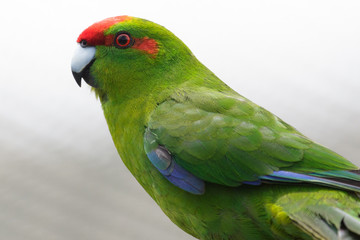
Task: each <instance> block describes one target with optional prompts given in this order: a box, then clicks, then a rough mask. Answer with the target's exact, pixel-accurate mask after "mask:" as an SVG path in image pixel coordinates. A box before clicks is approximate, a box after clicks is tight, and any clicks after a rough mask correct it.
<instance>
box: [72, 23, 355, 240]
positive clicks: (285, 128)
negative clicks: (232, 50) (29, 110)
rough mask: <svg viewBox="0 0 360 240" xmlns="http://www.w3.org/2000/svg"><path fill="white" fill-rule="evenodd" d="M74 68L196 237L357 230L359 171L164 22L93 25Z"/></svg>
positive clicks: (142, 170) (148, 180) (322, 235)
mask: <svg viewBox="0 0 360 240" xmlns="http://www.w3.org/2000/svg"><path fill="white" fill-rule="evenodd" d="M71 69H72V72H73V75H74V78H75V80H76V82H77V83H78V85H79V86H80V85H81V79H84V80H85V82H86V83H88V84H89V85H90V86H92V88H93V90H94V91H95V93H96V95H97V96H98V98H99V99H100V101H101V104H102V108H103V111H104V115H105V118H106V121H107V124H108V127H109V130H110V133H111V135H112V138H113V141H114V143H115V146H116V148H117V150H118V152H119V155H120V157H121V159H122V161H123V162H124V164H125V165H126V167H127V168H128V169H129V170H130V172H131V173H132V174H133V176H134V177H135V178H136V179H137V181H138V182H139V183H140V184H141V185H142V187H143V188H144V189H145V190H146V191H147V193H148V194H149V195H150V196H151V197H152V198H153V199H154V201H155V202H156V203H157V204H158V205H159V206H160V207H161V209H162V210H163V211H164V213H165V214H166V215H167V216H168V217H169V218H170V219H171V221H173V222H174V223H175V224H176V225H177V226H179V227H180V228H181V229H183V230H184V231H186V232H187V233H189V234H191V235H192V236H194V237H195V238H198V239H202V240H227V239H229V240H230V239H231V240H235V239H239V240H240V239H241V240H253V239H255V240H259V239H261V240H287V239H297V240H300V239H303V240H305V239H331V240H333V239H360V219H359V214H360V199H359V193H360V172H359V170H358V169H359V168H358V167H357V166H355V165H354V164H352V163H351V162H349V161H348V160H346V159H345V158H343V157H341V156H340V155H338V154H336V153H335V152H333V151H331V150H329V149H327V148H325V147H323V146H321V145H319V144H317V143H315V142H313V141H312V140H310V139H309V138H307V137H305V136H304V135H302V134H301V133H300V132H298V131H297V130H296V129H295V128H293V127H292V126H290V125H289V124H287V123H285V122H284V121H282V120H281V119H280V118H278V117H277V116H275V115H274V114H272V113H270V112H269V111H267V110H265V109H264V108H262V107H260V106H258V105H256V104H255V103H253V102H251V101H250V100H248V99H246V98H245V97H243V96H241V95H240V94H238V93H237V92H235V91H234V90H232V89H231V88H230V87H229V86H227V85H226V84H225V83H224V82H222V81H221V80H220V79H219V78H218V77H217V76H215V75H214V74H213V73H212V72H211V71H210V70H209V69H208V68H206V67H205V66H204V65H203V64H201V63H200V62H199V61H198V60H197V59H196V57H195V56H194V55H193V54H192V52H191V51H190V50H189V48H188V47H187V46H186V45H185V44H184V43H183V42H182V41H181V40H180V39H178V38H177V37H176V36H175V35H174V34H173V33H171V32H170V31H169V30H167V29H166V28H164V27H162V26H160V25H158V24H155V23H153V22H151V21H147V20H144V19H141V18H135V17H130V16H118V17H112V18H107V19H105V20H102V21H100V22H96V23H95V24H93V25H91V26H90V27H88V28H87V29H85V30H84V31H83V32H82V33H81V34H80V36H79V37H78V38H77V49H76V51H75V54H74V57H73V59H72V63H71Z"/></svg>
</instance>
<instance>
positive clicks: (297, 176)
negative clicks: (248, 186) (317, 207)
mask: <svg viewBox="0 0 360 240" xmlns="http://www.w3.org/2000/svg"><path fill="white" fill-rule="evenodd" d="M325 177H327V178H325ZM260 179H261V180H266V181H273V182H291V183H294V182H295V183H296V182H298V183H300V182H307V183H313V184H319V185H325V186H329V187H336V188H340V189H346V190H351V191H356V192H360V182H359V181H358V179H359V175H357V174H356V173H352V172H347V171H329V172H321V173H309V174H301V173H294V172H288V171H275V172H273V173H272V174H270V175H266V176H261V177H260ZM344 179H345V180H344ZM346 180H351V181H346Z"/></svg>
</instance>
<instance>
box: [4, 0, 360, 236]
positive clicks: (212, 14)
mask: <svg viewBox="0 0 360 240" xmlns="http://www.w3.org/2000/svg"><path fill="white" fill-rule="evenodd" d="M1 5H2V6H1V8H0V31H1V35H0V43H1V44H0V66H1V67H0V83H1V84H0V212H1V214H0V239H7V240H15V239H28V240H31V239H34V240H35V239H37V240H38V239H56V240H65V239H66V240H69V239H70V240H72V239H87V240H95V239H96V240H100V239H107V240H112V239H121V240H123V239H124V240H127V239H158V240H161V239H175V240H176V239H192V238H191V237H190V236H188V235H187V234H185V233H183V232H182V231H181V230H179V229H178V228H177V227H176V226H175V225H173V224H172V223H171V222H170V221H169V220H168V219H167V218H166V217H165V215H164V214H163V213H162V212H161V210H160V209H159V208H158V207H157V206H156V205H155V203H154V202H153V201H152V200H151V199H150V197H148V196H147V195H146V193H145V191H143V190H142V189H141V187H140V185H139V184H138V183H137V182H136V181H135V180H134V178H133V177H132V176H131V175H130V174H129V173H128V171H127V170H126V169H125V167H124V165H123V164H122V162H121V159H120V158H119V157H118V155H117V153H116V150H115V148H114V146H113V143H112V140H111V137H110V134H109V132H108V129H107V126H106V123H105V120H104V117H103V115H102V111H101V107H100V103H99V102H97V101H96V99H95V97H94V94H93V93H91V92H90V88H89V87H88V86H86V84H83V86H84V87H82V88H81V89H80V88H78V87H77V85H76V83H75V81H74V79H73V78H72V75H71V72H70V60H71V56H72V53H73V49H74V45H75V40H76V38H77V36H78V35H79V34H80V33H81V31H82V30H84V29H85V28H86V27H88V26H89V25H90V24H92V23H94V22H95V21H99V20H102V19H104V18H106V17H110V16H117V15H124V14H126V15H131V16H136V17H142V18H146V19H149V20H152V21H154V22H157V23H159V24H161V25H164V26H165V27H167V28H168V29H170V30H171V31H173V32H174V33H175V34H176V35H177V36H178V37H180V39H182V40H183V41H184V42H185V43H186V44H187V45H188V46H189V47H190V49H191V50H192V51H193V52H194V54H195V55H196V56H197V57H198V58H199V59H200V61H201V62H203V63H204V64H205V65H206V66H208V67H209V68H210V69H211V70H212V71H213V72H214V73H215V74H216V75H218V76H219V77H220V78H221V79H222V80H223V81H225V82H226V83H227V84H229V85H230V86H232V87H233V88H234V89H235V90H237V91H238V92H240V93H241V94H242V95H244V96H245V97H247V98H249V99H251V100H253V101H254V102H255V103H257V104H259V105H261V106H263V107H265V108H267V109H268V110H270V111H272V112H273V113H275V114H276V115H278V116H279V117H281V118H282V119H284V120H285V121H286V122H288V123H290V124H291V125H293V126H295V127H296V128H297V129H299V130H300V131H301V132H303V133H304V134H305V135H307V136H309V137H310V138H312V139H313V140H315V141H317V142H319V143H321V144H323V145H325V146H328V147H329V148H331V149H333V150H335V151H336V152H338V153H340V154H342V155H343V156H345V157H347V158H349V159H350V160H351V161H353V162H355V163H357V164H360V159H359V155H360V148H359V146H360V136H359V135H360V125H359V122H360V96H359V93H360V68H359V65H360V14H359V13H360V2H359V1H357V0H354V1H330V0H324V1H316V0H312V1H306V0H302V1H286V0H284V1H278V0H276V1H266V0H261V1H259V0H258V1H209V0H207V1H205V0H204V1H194V0H192V1H184V0H182V1H166V0H163V1H157V0H151V1H141V0H137V1H129V0H121V1H120V0H118V1H106V0H102V1H92V0H87V1H69V0H63V1H39V0H32V1H24V0H23V1H16V0H14V1H7V3H6V4H5V3H2V4H1Z"/></svg>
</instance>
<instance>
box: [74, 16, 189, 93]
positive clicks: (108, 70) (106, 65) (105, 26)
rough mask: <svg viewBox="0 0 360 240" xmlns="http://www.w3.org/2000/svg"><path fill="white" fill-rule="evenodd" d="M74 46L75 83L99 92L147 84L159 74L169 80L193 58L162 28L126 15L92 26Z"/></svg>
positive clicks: (187, 50) (81, 35) (180, 42)
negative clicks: (83, 81) (75, 46)
mask: <svg viewBox="0 0 360 240" xmlns="http://www.w3.org/2000/svg"><path fill="white" fill-rule="evenodd" d="M77 44H78V46H77V49H76V51H75V54H74V56H73V59H72V62H71V70H72V72H73V75H74V78H75V80H76V82H77V83H78V85H79V86H81V79H84V80H85V82H87V83H88V84H89V85H91V86H92V87H94V88H96V89H102V90H103V91H107V89H110V88H112V89H114V88H123V87H125V88H126V86H127V87H130V85H131V86H136V85H146V84H150V82H151V80H150V79H151V78H153V77H155V76H159V75H160V74H168V75H169V77H170V78H171V76H172V75H174V74H171V73H172V72H176V71H175V70H174V69H175V68H174V66H175V65H177V66H178V65H179V64H180V65H184V64H188V65H190V64H191V62H192V61H194V60H193V59H195V58H194V56H193V55H192V53H191V51H190V50H189V49H188V48H187V47H186V45H185V44H184V43H183V42H182V41H181V40H180V39H178V38H177V37H176V36H175V35H174V34H172V33H171V32H170V31H168V30H167V29H165V28H164V27H162V26H160V25H158V24H155V23H153V22H150V21H147V20H144V19H140V18H135V17H129V16H118V17H112V18H107V19H104V20H102V21H100V22H97V23H94V24H93V25H91V26H90V27H88V28H87V29H85V30H84V31H83V32H82V33H81V34H80V36H79V37H78V39H77ZM179 67H180V69H186V68H184V67H182V66H179ZM177 69H179V68H177Z"/></svg>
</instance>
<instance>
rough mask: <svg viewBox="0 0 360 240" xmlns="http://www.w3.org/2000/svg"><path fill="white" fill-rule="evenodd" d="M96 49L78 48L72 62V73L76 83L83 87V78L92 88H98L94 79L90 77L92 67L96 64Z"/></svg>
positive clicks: (78, 46)
mask: <svg viewBox="0 0 360 240" xmlns="http://www.w3.org/2000/svg"><path fill="white" fill-rule="evenodd" d="M95 53H96V48H95V47H92V46H86V47H81V46H80V44H79V43H78V45H77V46H76V49H75V52H74V56H73V58H72V60H71V71H72V74H73V76H74V78H75V81H76V83H77V84H78V85H79V87H81V78H83V79H84V80H85V82H86V83H87V84H89V85H90V86H92V87H96V84H95V80H94V78H93V77H92V76H91V75H90V67H91V65H92V64H93V63H94V62H95Z"/></svg>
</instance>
